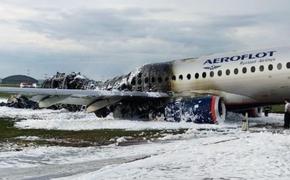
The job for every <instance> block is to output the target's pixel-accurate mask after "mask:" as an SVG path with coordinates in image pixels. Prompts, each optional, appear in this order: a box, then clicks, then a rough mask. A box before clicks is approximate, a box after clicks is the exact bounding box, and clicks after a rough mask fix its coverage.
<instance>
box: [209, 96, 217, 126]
mask: <svg viewBox="0 0 290 180" xmlns="http://www.w3.org/2000/svg"><path fill="white" fill-rule="evenodd" d="M215 101H216V97H215V96H212V98H211V103H210V112H211V118H212V120H213V123H216V120H217V117H216V113H215Z"/></svg>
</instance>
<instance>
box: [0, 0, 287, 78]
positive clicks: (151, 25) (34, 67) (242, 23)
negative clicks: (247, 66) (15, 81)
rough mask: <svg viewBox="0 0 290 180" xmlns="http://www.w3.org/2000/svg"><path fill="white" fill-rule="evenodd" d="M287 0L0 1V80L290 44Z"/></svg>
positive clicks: (95, 74) (99, 74) (98, 71)
mask: <svg viewBox="0 0 290 180" xmlns="http://www.w3.org/2000/svg"><path fill="white" fill-rule="evenodd" d="M289 17H290V1H289V0H76V1H74V0H0V78H3V77H6V76H8V75H13V74H27V73H28V71H29V73H30V75H31V76H33V77H36V78H43V77H44V74H48V75H52V74H54V73H55V72H57V71H60V72H72V71H77V72H79V71H80V72H82V73H83V74H85V75H87V76H88V77H91V78H94V79H100V78H101V79H104V78H106V77H112V76H115V75H121V74H124V73H127V72H129V71H131V70H133V69H135V68H136V67H137V66H140V65H143V64H145V63H151V62H160V61H168V60H173V59H179V58H187V57H196V56H199V55H204V54H210V53H216V52H224V51H231V50H243V49H259V48H264V47H275V46H284V45H290V42H289V41H290V20H289Z"/></svg>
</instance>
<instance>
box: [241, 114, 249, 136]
mask: <svg viewBox="0 0 290 180" xmlns="http://www.w3.org/2000/svg"><path fill="white" fill-rule="evenodd" d="M248 130H249V115H248V112H246V113H245V117H244V119H243V120H242V131H248Z"/></svg>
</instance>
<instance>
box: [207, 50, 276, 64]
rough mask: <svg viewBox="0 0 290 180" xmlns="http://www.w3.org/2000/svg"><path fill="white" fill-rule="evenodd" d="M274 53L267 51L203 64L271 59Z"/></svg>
mask: <svg viewBox="0 0 290 180" xmlns="http://www.w3.org/2000/svg"><path fill="white" fill-rule="evenodd" d="M275 52H276V51H268V52H259V53H251V54H244V55H240V56H232V57H222V58H214V59H207V60H206V61H205V62H204V63H203V64H204V65H205V64H217V63H224V62H230V61H239V60H247V59H256V58H265V57H272V56H273V55H274V53H275Z"/></svg>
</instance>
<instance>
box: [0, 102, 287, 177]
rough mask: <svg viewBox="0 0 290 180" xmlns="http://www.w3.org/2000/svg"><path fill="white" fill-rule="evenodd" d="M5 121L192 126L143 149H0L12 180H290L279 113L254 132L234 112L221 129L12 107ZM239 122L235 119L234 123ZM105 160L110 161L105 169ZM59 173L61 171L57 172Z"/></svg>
mask: <svg viewBox="0 0 290 180" xmlns="http://www.w3.org/2000/svg"><path fill="white" fill-rule="evenodd" d="M0 117H13V118H19V119H20V120H21V121H20V122H18V123H17V127H19V128H46V129H67V130H84V129H98V128H100V129H102V128H113V129H131V130H132V129H134V130H140V129H158V128H160V129H175V128H189V130H188V131H187V132H186V133H184V134H179V135H167V136H165V137H163V138H160V139H159V140H158V141H156V142H149V143H145V144H144V143H143V144H139V145H131V146H117V145H110V146H102V147H85V148H76V147H59V146H50V147H27V148H24V149H23V150H22V151H18V152H17V151H7V152H0V176H1V177H4V178H5V177H6V178H8V179H9V178H10V179H13V178H14V176H13V175H15V174H17V172H18V173H21V172H22V173H23V172H25V177H28V178H37V177H38V176H41V175H42V176H44V174H45V175H46V176H45V177H49V178H60V179H86V180H87V179H88V180H90V179H289V177H290V166H289V164H290V131H289V130H283V129H282V128H281V127H282V124H283V115H282V114H270V117H261V118H251V119H250V131H249V132H243V131H241V130H240V125H241V121H240V120H241V118H242V117H241V116H236V115H234V114H231V113H230V114H229V117H231V120H230V121H227V122H225V123H224V124H220V125H198V124H193V123H170V122H140V121H128V120H114V119H113V118H107V119H97V118H96V117H95V116H94V115H93V114H86V113H83V112H78V113H70V112H67V111H65V110H57V111H53V110H36V111H34V110H22V109H13V108H7V107H0ZM237 119H238V121H235V120H237ZM273 130H275V131H273ZM19 138H23V139H27V138H28V139H29V138H30V139H33V138H37V137H19ZM122 141H125V138H124V137H119V139H118V142H122ZM114 158H124V159H125V160H126V159H127V161H123V160H121V159H119V160H115V161H110V160H112V159H114ZM100 160H103V161H105V162H110V163H107V164H100V162H99V161H100ZM90 162H93V163H90ZM76 163H80V164H81V165H82V166H81V168H82V171H77V170H75V171H73V170H74V169H77V167H79V166H77V165H79V164H76ZM60 165H61V166H62V167H61V168H60V167H59V166H60ZM54 166H55V167H54ZM36 167H37V168H40V169H42V170H43V171H45V173H44V172H43V171H41V173H44V174H41V173H40V174H38V175H35V176H32V174H33V173H35V171H36V169H34V168H36ZM48 167H49V168H48ZM23 168H26V169H25V171H22V170H23ZM38 170H39V169H38ZM88 170H89V172H88ZM58 171H61V172H62V173H60V174H57V173H56V172H58ZM67 172H69V173H67ZM29 175H30V176H29ZM49 178H48V179H49Z"/></svg>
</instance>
